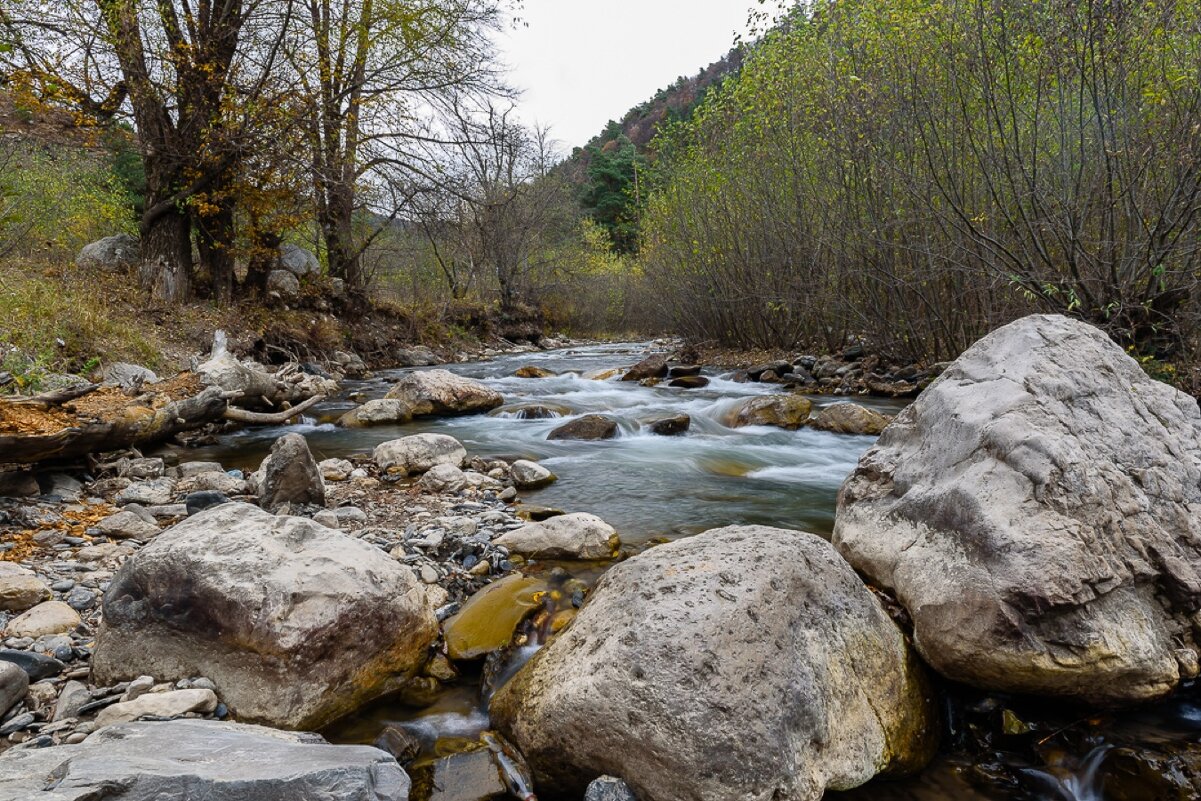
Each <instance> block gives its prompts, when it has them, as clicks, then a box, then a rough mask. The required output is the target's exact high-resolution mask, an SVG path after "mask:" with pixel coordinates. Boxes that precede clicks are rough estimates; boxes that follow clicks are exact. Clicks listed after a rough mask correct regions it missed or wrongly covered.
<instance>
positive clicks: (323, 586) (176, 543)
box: [92, 503, 438, 729]
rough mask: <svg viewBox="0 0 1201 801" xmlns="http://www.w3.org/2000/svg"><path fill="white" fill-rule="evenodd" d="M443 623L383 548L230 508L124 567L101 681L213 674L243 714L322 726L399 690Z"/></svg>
mask: <svg viewBox="0 0 1201 801" xmlns="http://www.w3.org/2000/svg"><path fill="white" fill-rule="evenodd" d="M437 630H438V627H437V622H436V620H435V619H434V614H433V610H432V609H431V608H430V606H429V602H428V600H427V599H426V595H425V592H424V590H423V589H422V587H421V585H420V584H419V583H418V582H417V580H416V579H415V578H414V576H413V573H412V571H411V570H410V569H409V568H407V567H405V566H404V565H402V564H400V563H398V562H396V561H395V560H394V559H392V558H390V557H389V556H388V555H387V554H386V553H384V552H383V551H381V550H380V549H378V548H376V547H374V546H372V545H370V544H368V543H366V542H363V541H361V540H358V539H354V538H352V537H349V536H346V535H344V534H341V533H339V532H337V531H333V530H331V529H328V528H325V527H324V526H320V525H318V524H316V523H314V522H313V521H311V520H306V519H304V518H299V517H276V516H274V515H270V514H268V513H267V512H264V511H263V510H261V509H259V508H257V507H254V506H250V505H248V504H241V503H229V504H225V505H222V506H218V507H216V508H214V509H210V510H208V511H206V512H202V513H200V514H198V515H196V516H194V517H191V518H188V519H187V520H185V521H184V522H182V523H180V524H178V525H176V526H173V527H172V528H170V529H168V530H166V531H164V532H163V533H162V534H160V535H159V536H158V537H157V538H155V540H154V541H153V542H152V543H151V544H149V545H147V546H145V547H144V548H142V549H141V550H140V551H138V552H137V553H136V554H135V555H133V556H132V557H130V558H129V559H128V560H127V561H126V562H125V564H124V565H123V566H122V567H121V569H120V570H118V571H117V573H116V575H115V576H114V577H113V580H112V585H111V587H110V588H109V590H108V592H107V593H106V594H105V596H104V607H103V622H102V624H101V627H100V631H99V634H98V636H97V640H96V648H95V652H94V655H93V659H92V669H93V678H94V680H95V681H96V682H97V683H101V684H115V683H117V682H119V681H125V680H131V679H134V678H137V677H138V676H141V675H152V676H155V677H156V678H158V679H160V680H161V679H166V680H178V679H184V678H188V677H192V676H207V677H209V678H210V679H212V680H213V681H214V682H215V684H216V687H217V691H218V693H219V694H220V696H221V699H222V700H223V701H225V703H227V704H228V705H229V707H230V709H231V710H232V711H233V713H234V714H235V715H237V717H238V718H239V719H240V720H246V721H251V722H262V723H267V724H270V725H274V726H279V727H281V728H293V729H308V728H319V727H320V726H322V725H324V724H326V723H329V722H330V721H332V720H335V719H336V718H338V717H341V716H342V715H344V714H346V713H349V712H351V711H353V710H355V709H357V708H358V707H360V706H361V705H363V704H364V703H367V702H368V701H371V700H373V699H374V698H377V697H379V696H381V695H384V694H386V693H389V692H392V691H395V690H396V689H398V688H400V687H401V686H403V685H404V683H405V681H406V679H408V678H409V677H411V676H413V675H414V674H415V673H416V671H417V670H418V669H420V667H421V665H422V664H423V663H424V662H425V659H426V655H427V651H428V648H429V646H430V645H431V644H432V643H433V642H434V640H435V639H436V637H437Z"/></svg>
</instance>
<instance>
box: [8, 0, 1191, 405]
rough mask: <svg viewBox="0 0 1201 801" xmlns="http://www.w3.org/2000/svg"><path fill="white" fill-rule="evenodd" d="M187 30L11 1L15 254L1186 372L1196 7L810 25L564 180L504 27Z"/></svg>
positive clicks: (520, 315) (440, 14)
mask: <svg viewBox="0 0 1201 801" xmlns="http://www.w3.org/2000/svg"><path fill="white" fill-rule="evenodd" d="M184 8H185V7H184V6H180V7H178V8H177V7H175V6H173V5H171V4H168V5H165V6H164V5H162V4H159V5H157V6H154V7H153V8H152V7H149V6H147V7H142V6H139V5H137V4H128V5H126V4H117V5H114V4H110V3H104V2H97V3H94V4H93V3H91V2H84V0H60V1H59V2H55V3H51V4H48V5H47V4H40V3H39V4H32V3H25V2H14V3H9V4H6V5H5V9H4V11H3V16H0V29H2V30H3V32H4V33H3V36H4V41H5V45H4V47H3V48H2V49H0V82H2V83H3V90H4V104H3V108H0V112H2V113H3V119H2V121H3V123H4V128H5V131H6V133H10V134H12V135H10V136H7V137H6V138H5V140H4V143H3V144H2V145H0V159H2V160H4V162H5V163H7V164H10V165H12V166H13V169H5V170H3V171H2V172H3V173H4V178H3V179H2V183H0V254H3V255H4V257H5V258H6V260H7V262H8V265H12V264H20V265H24V267H23V269H24V270H25V274H26V275H36V274H38V272H39V271H44V270H45V269H46V268H47V267H51V268H52V270H51V271H52V272H57V273H60V274H61V273H62V272H63V271H62V268H63V266H64V265H66V264H69V263H70V260H71V259H72V257H73V255H74V253H75V252H76V251H77V250H78V248H79V247H80V246H81V245H82V244H84V243H85V242H87V241H91V240H92V239H95V238H98V237H99V236H101V235H110V234H114V233H117V232H121V231H126V232H131V233H137V234H139V235H140V239H141V248H142V252H141V257H140V264H139V267H138V269H137V270H136V272H137V278H138V281H137V284H138V289H137V291H138V292H140V293H142V294H141V295H140V296H139V297H140V298H141V299H142V301H143V302H148V303H155V304H175V305H178V304H181V303H193V304H195V303H199V304H201V305H202V306H204V307H205V308H209V309H230V308H237V307H245V306H246V305H247V304H250V305H252V306H255V307H264V306H266V307H271V306H272V305H273V304H275V307H276V308H278V304H277V300H276V299H274V298H273V297H272V295H271V292H270V291H269V287H268V277H269V275H270V272H271V270H273V269H275V268H276V267H277V266H278V253H279V250H278V249H279V246H280V245H281V244H295V245H300V246H302V247H305V248H307V249H309V250H311V251H313V252H314V253H315V254H316V256H317V259H318V261H319V264H320V268H319V272H320V275H318V276H314V277H312V278H306V279H305V280H304V282H303V283H304V291H303V292H302V293H301V296H300V297H299V298H296V299H288V301H287V304H286V305H287V306H288V307H289V308H290V309H293V310H296V309H299V310H303V311H308V312H314V313H329V314H332V315H335V316H338V315H341V316H342V317H345V318H346V319H347V320H352V321H353V320H355V319H356V315H361V314H362V313H363V312H364V310H366V309H381V308H385V307H386V308H387V309H391V310H392V311H390V312H388V313H387V314H388V315H391V316H392V317H395V318H396V319H398V320H400V323H398V324H397V326H396V328H397V330H398V331H400V332H402V334H403V336H405V337H409V338H411V339H414V340H426V341H429V340H438V339H447V338H455V337H462V336H472V335H475V334H478V333H480V332H486V333H489V334H495V335H499V336H504V337H507V338H512V339H529V338H535V337H537V336H538V335H539V334H540V333H542V332H544V331H549V330H553V329H564V330H570V331H573V332H576V333H584V334H604V333H613V334H619V333H622V334H624V333H631V332H642V333H661V332H673V333H679V334H682V335H684V336H686V337H688V338H689V339H690V340H691V341H692V342H694V343H696V344H698V345H706V346H711V347H717V348H738V349H742V350H765V351H770V352H785V353H786V352H789V351H793V352H795V351H797V350H806V351H815V352H816V351H827V352H837V351H839V350H841V349H842V348H844V347H846V346H847V345H848V344H850V343H854V342H857V343H860V344H863V345H864V346H866V347H867V348H869V349H870V350H872V351H873V352H877V353H879V354H881V355H882V356H883V357H885V358H889V359H893V360H896V361H905V362H907V363H908V362H921V363H933V362H935V361H939V360H943V359H947V358H951V357H954V356H955V355H957V354H958V353H960V352H961V351H962V350H963V349H964V348H965V347H966V346H967V345H968V344H969V343H971V342H972V341H974V340H975V339H977V338H978V337H979V336H981V335H983V334H984V333H986V332H987V331H989V330H991V329H993V328H995V327H996V326H998V325H1001V324H1003V323H1005V322H1007V321H1009V320H1012V319H1014V318H1016V317H1019V316H1021V315H1024V314H1027V313H1030V312H1036V311H1045V312H1060V313H1064V314H1068V315H1070V316H1073V317H1077V318H1080V319H1083V320H1086V321H1088V322H1091V323H1094V324H1097V325H1099V326H1101V327H1102V328H1104V329H1105V330H1106V331H1107V332H1108V333H1109V334H1110V335H1111V336H1112V337H1113V338H1114V339H1115V340H1116V341H1117V342H1118V343H1119V344H1121V345H1122V346H1123V347H1124V348H1126V349H1128V351H1129V352H1131V353H1133V354H1134V355H1135V356H1136V357H1138V358H1139V359H1140V360H1141V361H1143V362H1144V363H1145V364H1146V365H1147V366H1148V369H1149V370H1151V371H1153V372H1155V373H1156V374H1157V375H1162V376H1166V377H1169V378H1171V379H1173V380H1174V381H1175V382H1177V383H1180V384H1183V385H1192V384H1193V383H1195V380H1194V377H1193V370H1192V369H1191V367H1190V365H1191V363H1192V362H1193V361H1194V360H1193V358H1192V357H1193V355H1194V354H1195V352H1196V349H1197V337H1198V333H1199V332H1198V324H1199V322H1201V308H1199V306H1198V299H1197V291H1196V286H1195V284H1196V276H1197V270H1198V244H1199V240H1198V234H1199V228H1198V214H1197V212H1198V209H1199V208H1201V206H1199V200H1201V176H1199V172H1198V156H1201V153H1199V152H1198V150H1199V148H1201V139H1199V137H1198V133H1197V132H1198V124H1199V120H1201V114H1199V112H1201V107H1199V103H1201V90H1199V89H1198V86H1201V80H1199V79H1201V75H1199V72H1201V61H1199V60H1198V53H1199V52H1201V47H1199V44H1201V42H1199V41H1198V34H1197V30H1198V27H1197V23H1198V19H1199V17H1201V4H1198V3H1195V2H1174V3H1167V4H1162V5H1150V4H1138V5H1128V4H1118V3H1112V2H1100V3H1091V4H1085V5H1081V4H1072V3H1061V2H1051V3H1041V4H1017V3H1003V4H995V3H989V2H984V0H915V1H914V2H906V3H900V4H897V3H883V2H879V0H839V1H838V2H830V1H829V0H819V1H818V2H813V3H806V4H802V5H797V6H795V7H794V8H793V9H792V10H791V11H790V12H789V13H787V14H785V15H784V16H783V18H782V19H781V20H780V21H778V22H777V24H775V25H774V26H773V27H771V28H770V29H769V30H767V31H766V32H765V33H764V34H763V35H762V36H761V37H760V38H759V39H757V40H756V41H753V42H749V43H745V44H741V45H739V46H738V47H736V48H735V49H734V50H732V51H731V52H730V53H728V54H727V55H726V56H724V57H723V58H722V59H720V60H718V61H717V62H715V63H714V64H711V65H709V67H707V68H705V69H702V70H701V71H700V72H699V73H698V74H696V75H694V76H691V77H687V76H685V77H681V78H679V79H677V80H676V81H675V82H674V83H672V84H671V85H670V86H669V87H667V88H666V89H664V90H662V91H661V92H659V93H658V94H657V95H656V96H655V97H653V98H650V99H649V100H648V101H647V102H645V103H643V104H640V105H639V106H637V107H635V108H634V109H631V110H630V112H628V113H627V114H626V115H625V116H624V117H622V118H621V119H620V121H615V122H612V123H610V124H609V125H608V126H606V128H605V129H604V130H603V131H602V132H601V133H600V134H599V135H598V136H597V137H596V138H595V139H593V140H592V141H591V142H589V143H587V144H586V145H585V146H583V147H579V148H576V149H575V150H574V152H573V153H572V155H571V156H569V157H567V158H566V159H562V158H561V156H560V149H559V148H560V146H559V145H557V144H556V143H554V142H553V140H552V138H551V132H548V131H545V130H538V129H535V128H531V127H529V126H527V125H524V124H522V123H521V122H519V121H518V120H517V117H516V114H515V111H514V108H515V106H514V103H515V101H516V97H515V95H514V93H513V91H512V90H511V89H510V88H509V87H508V86H507V85H506V83H505V80H504V75H503V72H502V70H501V67H500V65H499V63H498V61H497V58H496V54H495V52H494V49H493V46H492V42H493V36H494V34H495V33H496V32H497V31H498V30H502V29H503V28H504V27H505V26H506V25H507V24H509V23H510V21H511V20H512V18H513V17H512V14H513V12H514V10H513V9H512V8H510V7H509V6H508V5H506V4H504V3H501V2H496V1H495V0H424V1H423V2H419V3H409V2H389V3H387V4H385V5H383V6H378V5H377V6H375V7H374V10H373V11H372V12H371V14H370V15H369V16H364V14H363V13H361V12H362V11H363V9H360V8H359V7H358V6H357V5H355V4H351V5H349V6H345V7H341V8H335V7H334V6H330V5H329V4H321V3H318V4H316V5H312V4H310V6H306V7H304V8H301V7H299V6H296V7H293V4H291V3H283V4H278V3H250V4H247V5H246V6H245V7H244V8H241V9H240V11H238V13H236V14H233V15H232V16H222V13H223V12H222V11H221V10H220V9H219V8H216V7H214V8H209V7H207V6H206V8H208V11H206V12H205V13H208V14H210V15H212V18H211V19H208V20H206V21H205V24H204V25H196V26H193V25H191V24H188V25H182V23H180V20H181V19H182V18H183V17H181V16H180V15H181V14H184V11H183V10H182V9H184ZM340 15H341V16H340ZM184 16H186V14H184ZM343 16H345V18H343ZM135 29H137V30H141V31H143V33H142V34H141V35H139V36H136V37H131V36H128V35H126V34H130V33H131V32H132V31H134V30H135ZM85 44H86V46H85ZM51 53H54V54H58V55H55V56H54V57H53V59H52V58H51V57H50V56H49V55H48V54H51ZM47 120H52V121H54V122H55V124H56V125H57V129H56V130H57V131H58V133H55V132H54V131H51V132H49V133H48V132H47V123H46V121H47ZM68 123H69V124H68ZM68 129H69V130H70V131H71V132H70V133H69V134H64V133H62V131H65V130H68ZM85 210H86V212H87V213H83V212H84V211H85ZM6 266H7V265H6ZM129 289H130V291H131V292H132V291H134V289H133V286H132V285H131V286H130V288H129ZM9 294H10V295H11V293H9ZM206 313H207V312H206ZM235 316H237V315H235ZM10 319H13V318H12V317H11V316H10ZM352 327H353V326H347V329H349V328H352ZM400 335H401V334H398V336H400ZM347 336H349V334H347ZM9 338H10V339H11V337H9ZM376 339H379V337H376Z"/></svg>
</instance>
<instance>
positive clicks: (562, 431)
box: [546, 414, 617, 440]
mask: <svg viewBox="0 0 1201 801" xmlns="http://www.w3.org/2000/svg"><path fill="white" fill-rule="evenodd" d="M615 436H617V421H616V420H612V419H610V418H608V417H605V416H604V415H601V414H586V415H584V416H583V417H581V418H579V419H578V420H572V421H571V422H569V423H564V424H563V425H561V426H559V427H558V428H556V429H555V430H554V431H552V432H550V433H549V434H547V435H546V438H547V439H550V440H554V439H584V440H596V439H613V438H614V437H615Z"/></svg>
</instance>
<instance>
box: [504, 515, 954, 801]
mask: <svg viewBox="0 0 1201 801" xmlns="http://www.w3.org/2000/svg"><path fill="white" fill-rule="evenodd" d="M491 714H492V720H493V722H494V724H495V725H496V726H497V727H498V728H499V729H500V730H501V731H502V732H504V733H505V734H506V735H507V736H508V737H509V739H510V740H511V741H512V742H513V743H514V744H515V745H516V746H517V747H518V748H519V749H520V750H521V751H522V753H524V754H525V756H526V758H527V759H528V760H529V762H530V764H531V766H532V767H533V769H534V774H535V779H536V782H537V788H538V791H539V794H540V795H541V794H547V795H550V796H552V797H556V796H557V795H562V796H564V797H573V798H579V797H581V796H582V795H583V794H584V792H585V788H586V787H587V785H588V784H589V783H590V782H591V781H592V780H593V779H595V778H597V777H598V776H602V775H610V776H620V777H622V779H624V780H625V782H626V783H627V784H628V785H629V786H630V787H631V788H632V789H633V790H634V792H635V793H636V794H637V796H638V798H640V799H642V801H726V800H727V799H739V800H740V801H773V800H774V799H790V800H792V801H818V799H820V798H821V797H822V795H823V793H824V792H825V791H826V790H827V789H835V790H836V789H849V788H851V787H855V786H858V785H860V784H862V783H864V782H866V781H868V780H869V779H871V778H872V777H873V776H875V775H877V774H880V773H884V772H894V773H895V772H905V771H912V770H916V769H917V768H920V767H921V766H922V765H923V764H924V763H925V762H926V761H927V760H928V759H929V757H930V756H932V754H933V752H934V750H935V747H936V744H937V733H938V729H939V725H938V721H937V715H936V713H935V711H934V700H933V698H932V697H931V695H930V694H929V692H928V687H927V685H926V682H925V681H924V677H923V674H922V669H921V666H920V662H919V661H918V659H917V658H916V656H915V655H914V654H913V653H912V652H911V651H910V649H909V648H908V646H907V645H906V643H905V638H904V636H903V635H902V634H901V631H900V630H899V629H898V628H897V626H896V625H895V624H894V623H893V622H892V620H891V619H889V617H888V615H887V613H886V612H885V611H884V609H883V608H882V606H881V605H880V603H879V601H878V600H877V599H876V598H875V596H873V595H872V593H871V592H870V591H869V590H868V589H867V588H866V587H864V585H863V583H862V582H861V581H860V580H859V578H858V576H856V575H855V572H854V571H853V570H852V569H851V567H850V566H849V565H848V564H847V563H846V562H844V561H843V560H842V558H841V557H839V555H838V554H837V553H836V552H835V551H834V549H833V548H832V547H831V546H830V544H829V543H827V542H825V541H824V540H822V539H821V538H819V537H817V536H815V535H812V534H804V533H801V532H795V531H784V530H780V529H772V528H766V527H761V526H746V527H730V528H725V529H717V530H713V531H709V532H706V533H704V534H699V535H697V536H695V537H690V538H687V539H683V540H679V541H676V542H672V543H668V544H666V545H659V546H656V547H654V548H651V549H650V550H648V551H645V552H643V553H641V554H639V555H637V556H635V557H633V558H631V559H629V560H628V561H626V562H622V563H620V564H618V565H616V566H614V567H613V568H611V569H610V570H609V571H608V572H607V573H605V575H604V576H602V577H601V579H600V581H599V582H598V583H597V585H596V587H595V588H594V589H593V591H592V592H591V593H590V594H589V598H588V600H587V602H586V603H585V604H584V606H583V607H582V608H581V609H580V611H579V614H578V615H577V616H576V618H575V621H574V622H573V623H572V624H571V625H570V626H568V628H567V629H566V630H564V631H563V632H562V633H561V634H559V635H558V636H557V637H556V638H555V639H553V640H551V641H550V643H549V644H548V645H546V646H545V647H544V648H542V649H541V650H540V651H539V652H538V653H537V654H535V655H534V657H533V658H532V659H531V660H530V662H529V663H527V664H526V665H525V666H524V667H523V668H521V670H520V671H518V673H517V674H516V676H515V677H514V678H513V679H512V680H511V681H510V682H509V683H508V684H506V685H504V686H503V687H501V688H500V689H499V690H498V691H497V693H496V694H495V695H494V696H493V699H492V702H491ZM632 744H633V747H632Z"/></svg>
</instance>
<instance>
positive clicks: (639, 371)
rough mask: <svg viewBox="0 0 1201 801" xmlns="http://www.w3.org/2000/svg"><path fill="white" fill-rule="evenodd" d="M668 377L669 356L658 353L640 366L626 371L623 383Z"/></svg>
mask: <svg viewBox="0 0 1201 801" xmlns="http://www.w3.org/2000/svg"><path fill="white" fill-rule="evenodd" d="M666 375H667V356H666V355H665V354H662V353H656V354H653V355H651V356H647V357H646V358H645V359H643V360H642V361H640V362H638V364H636V365H634V366H633V367H631V368H630V369H629V370H627V371H626V374H625V375H623V376H622V377H621V380H622V381H644V380H646V379H648V378H663V377H664V376H666Z"/></svg>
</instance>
